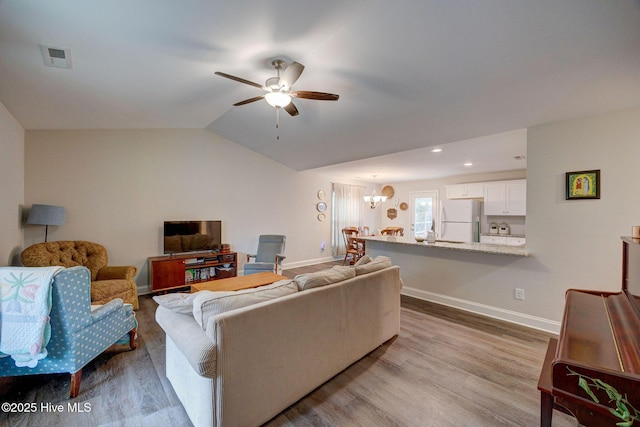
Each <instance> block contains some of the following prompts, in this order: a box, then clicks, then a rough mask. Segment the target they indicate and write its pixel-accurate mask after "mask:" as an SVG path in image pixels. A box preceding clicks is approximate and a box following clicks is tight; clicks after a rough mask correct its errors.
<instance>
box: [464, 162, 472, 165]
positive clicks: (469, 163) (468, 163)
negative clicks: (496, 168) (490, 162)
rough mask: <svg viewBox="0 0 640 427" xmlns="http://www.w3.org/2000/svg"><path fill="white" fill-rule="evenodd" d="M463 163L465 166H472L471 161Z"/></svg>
mask: <svg viewBox="0 0 640 427" xmlns="http://www.w3.org/2000/svg"><path fill="white" fill-rule="evenodd" d="M464 165H465V166H473V163H471V162H467V163H465V164H464Z"/></svg>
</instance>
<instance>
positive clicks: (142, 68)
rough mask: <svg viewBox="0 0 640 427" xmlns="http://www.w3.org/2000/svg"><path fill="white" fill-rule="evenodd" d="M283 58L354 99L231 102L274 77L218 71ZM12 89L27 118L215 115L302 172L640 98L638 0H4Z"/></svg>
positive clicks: (267, 72) (66, 121)
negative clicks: (45, 50)
mask: <svg viewBox="0 0 640 427" xmlns="http://www.w3.org/2000/svg"><path fill="white" fill-rule="evenodd" d="M40 45H46V46H53V47H57V48H61V49H69V52H70V54H71V64H72V68H71V69H60V68H52V67H45V66H44V59H43V55H42V53H41V49H40ZM274 58H282V59H285V60H286V61H287V62H290V61H292V60H295V61H298V62H300V63H302V64H304V65H305V66H306V69H305V70H304V72H303V74H302V75H301V77H300V79H299V80H298V81H297V82H296V84H295V85H294V88H295V89H298V90H314V91H322V92H331V93H337V94H339V95H340V99H339V100H338V101H337V102H330V101H314V100H306V99H302V100H300V99H297V100H295V104H296V106H297V108H298V110H299V112H300V115H299V116H296V117H290V116H289V115H287V114H281V115H280V126H279V129H276V128H275V122H276V114H275V110H274V109H273V108H272V107H270V106H269V105H268V104H267V103H266V102H264V101H259V102H254V103H251V104H247V105H244V106H240V107H233V106H232V104H233V103H235V102H238V101H241V100H243V99H246V98H251V97H253V96H256V95H260V94H261V93H262V91H261V89H258V88H255V87H252V86H249V85H244V84H241V83H237V82H234V81H232V80H228V79H225V78H222V77H219V76H215V75H214V72H215V71H223V72H226V73H229V74H233V75H236V76H240V77H243V78H246V79H248V80H251V81H254V82H257V83H260V84H263V83H264V81H265V80H266V79H267V78H269V77H272V76H274V75H275V71H274V70H273V68H272V67H271V61H272V60H273V59H274ZM0 101H1V102H2V103H3V104H4V105H5V106H6V107H7V109H8V110H9V111H10V112H11V113H12V114H13V115H14V117H15V118H16V119H17V120H18V121H19V122H20V123H21V124H22V125H23V127H25V129H148V128H205V129H209V130H211V131H213V132H216V133H218V134H220V135H222V136H224V137H226V138H229V139H230V140H233V141H235V142H237V143H239V144H242V145H244V146H246V147H248V148H250V149H251V150H255V151H256V152H259V153H261V154H263V155H265V156H267V157H270V158H273V159H274V160H276V161H278V162H281V163H283V164H285V165H287V166H289V167H292V168H294V169H296V170H307V169H312V168H320V167H325V166H330V165H336V164H342V163H344V162H351V161H356V160H361V159H365V158H371V157H376V156H382V155H389V154H392V153H398V152H405V151H407V150H414V149H424V148H425V147H430V146H434V145H442V144H446V143H450V142H454V141H460V140H470V141H471V142H473V141H476V142H478V150H482V147H481V145H480V142H481V141H482V140H483V138H478V137H483V136H486V135H491V134H496V133H502V132H506V131H512V130H516V129H524V128H527V127H530V126H534V125H538V124H542V123H548V122H554V121H559V120H565V119H569V118H574V117H580V116H585V115H590V114H597V113H602V112H607V111H613V110H617V109H621V108H626V107H631V106H636V105H639V104H640V1H638V0H617V1H608V0H563V1H558V0H537V1H530V0H509V1H505V0H482V1H472V0H421V1H413V0H400V1H397V2H393V3H390V2H388V1H384V2H383V1H380V0H353V1H337V0H326V1H321V2H320V1H303V0H264V1H259V2H256V1H248V0H233V1H231V0H229V1H220V0H215V1H213V0H200V1H197V0H196V1H188V2H179V1H166V0H164V1H158V0H136V1H131V0H111V1H104V2H95V1H86V0H57V1H42V0H0ZM277 136H279V139H277ZM470 149H471V148H470ZM396 156H397V155H396ZM409 156H411V154H410V153H409ZM389 161H391V160H389ZM332 167H335V166H332ZM375 172H376V171H375V170H371V173H375ZM383 179H384V178H383ZM388 180H389V181H391V180H392V179H391V177H389V179H388Z"/></svg>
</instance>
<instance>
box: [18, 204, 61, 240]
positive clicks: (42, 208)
mask: <svg viewBox="0 0 640 427" xmlns="http://www.w3.org/2000/svg"><path fill="white" fill-rule="evenodd" d="M65 217H66V212H65V209H64V208H63V207H62V206H51V205H32V206H31V211H30V212H29V217H28V218H27V224H36V225H44V226H45V229H44V241H45V242H46V241H47V234H48V233H49V226H50V225H63V224H64V221H65V219H66V218H65Z"/></svg>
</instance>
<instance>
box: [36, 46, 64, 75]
mask: <svg viewBox="0 0 640 427" xmlns="http://www.w3.org/2000/svg"><path fill="white" fill-rule="evenodd" d="M40 50H41V51H42V57H43V58H44V65H46V66H47V67H56V68H68V69H71V49H63V48H59V47H53V46H44V45H40Z"/></svg>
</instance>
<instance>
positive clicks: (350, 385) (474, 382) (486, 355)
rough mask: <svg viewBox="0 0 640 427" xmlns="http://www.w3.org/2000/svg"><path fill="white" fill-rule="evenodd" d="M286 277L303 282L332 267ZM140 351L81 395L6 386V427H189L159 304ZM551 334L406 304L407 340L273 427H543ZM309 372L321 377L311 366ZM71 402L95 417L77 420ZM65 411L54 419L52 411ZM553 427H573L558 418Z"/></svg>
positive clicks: (114, 364)
mask: <svg viewBox="0 0 640 427" xmlns="http://www.w3.org/2000/svg"><path fill="white" fill-rule="evenodd" d="M332 264H333V263H330V264H325V265H318V266H312V267H305V268H301V269H295V270H285V272H284V274H285V275H287V276H288V277H292V276H294V275H295V274H298V273H301V272H306V271H313V270H319V269H322V268H326V267H327V265H332ZM140 306H141V308H140V310H139V311H138V312H137V315H138V320H139V322H140V331H139V340H138V348H137V349H136V350H135V351H127V347H119V348H112V349H110V350H108V351H107V352H106V353H104V354H103V355H101V356H100V357H98V358H97V359H96V360H94V361H93V362H91V363H90V364H89V365H87V366H86V367H85V368H84V370H83V380H82V384H81V387H80V394H79V396H78V397H77V398H76V399H74V400H72V401H70V400H69V399H68V390H69V375H62V374H61V375H47V376H42V375H37V376H31V377H17V378H13V379H2V378H0V402H25V403H32V402H35V403H36V404H37V407H38V410H37V411H36V412H34V413H20V414H18V413H10V414H8V413H5V412H0V425H2V426H5V425H6V426H36V425H38V426H41V425H47V426H70V425H83V426H103V425H104V426H190V425H191V423H190V421H189V418H188V417H187V415H186V413H185V412H184V409H183V408H182V406H181V405H180V402H179V401H178V399H177V397H176V395H175V393H174V392H173V389H172V388H171V384H170V383H169V382H168V381H167V379H166V378H165V376H164V366H165V365H164V334H163V332H162V329H160V327H159V326H158V325H157V324H156V322H155V320H154V313H155V309H156V304H155V302H154V301H153V300H152V299H151V298H150V297H149V296H142V297H141V298H140ZM548 338H549V335H548V334H545V333H543V332H539V331H535V330H531V329H528V328H524V327H520V326H517V325H512V324H509V323H505V322H500V321H497V320H493V319H489V318H486V317H482V316H477V315H473V314H470V313H466V312H462V311H459V310H454V309H450V308H447V307H443V306H440V305H436V304H431V303H427V302H424V301H420V300H416V299H413V298H409V297H403V299H402V309H401V331H400V335H399V336H398V337H396V338H394V339H392V340H391V341H389V342H387V343H385V344H384V345H382V346H381V347H379V348H378V349H376V350H374V351H373V352H372V353H370V354H369V355H367V356H366V357H364V358H363V359H362V360H360V361H358V362H356V363H355V364H353V365H352V366H350V367H349V368H347V369H346V370H345V371H343V372H342V373H340V374H338V375H337V376H335V377H334V378H333V379H331V380H330V381H329V382H327V383H325V384H324V385H322V386H320V387H318V388H317V389H316V390H314V391H313V392H311V393H310V394H309V395H307V396H306V397H304V398H303V399H301V400H300V401H298V402H297V403H295V404H294V405H293V406H291V407H290V408H288V409H286V410H285V411H283V412H282V413H281V414H279V415H278V416H276V417H275V418H274V419H272V420H271V421H270V422H268V423H267V424H266V426H269V427H277V426H438V427H439V426H537V425H539V423H540V418H539V393H538V391H537V390H536V383H537V379H538V374H539V371H540V366H541V365H542V361H543V358H544V354H545V349H546V342H547V339H548ZM309 369H313V367H312V366H310V367H309ZM69 402H77V403H79V404H80V405H79V406H80V407H83V408H85V407H84V406H83V405H84V404H85V403H86V404H89V407H90V412H84V413H78V412H71V411H70V410H69V408H68V406H67V404H68V403H69ZM48 403H50V404H52V405H57V404H62V405H63V407H64V410H63V412H51V411H47V410H43V406H41V405H45V406H44V409H46V404H48ZM553 425H554V426H555V427H564V426H575V425H576V423H575V421H574V420H573V419H572V418H570V417H568V416H567V415H564V414H561V413H558V412H556V413H554V423H553Z"/></svg>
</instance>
